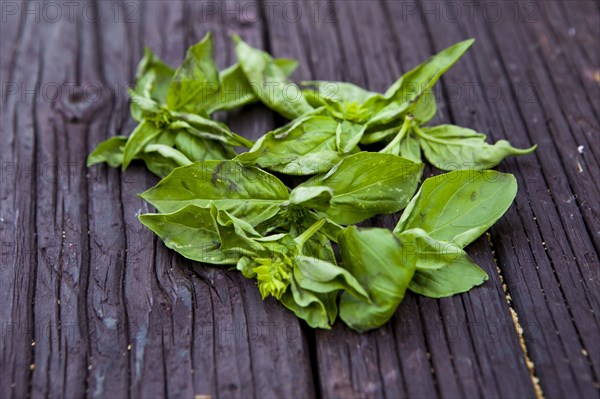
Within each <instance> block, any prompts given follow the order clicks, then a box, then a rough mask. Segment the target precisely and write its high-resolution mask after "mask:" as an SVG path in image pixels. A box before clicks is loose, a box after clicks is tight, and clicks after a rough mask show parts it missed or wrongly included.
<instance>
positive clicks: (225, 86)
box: [202, 58, 298, 114]
mask: <svg viewBox="0 0 600 399" xmlns="http://www.w3.org/2000/svg"><path fill="white" fill-rule="evenodd" d="M274 62H275V64H277V65H278V66H279V67H280V68H281V69H282V70H283V71H284V72H285V74H286V76H289V75H291V74H292V73H293V72H294V70H295V69H296V68H297V67H298V62H297V61H296V60H290V59H286V58H278V59H275V60H274ZM219 81H220V83H221V84H220V86H219V90H218V91H216V92H214V93H208V95H207V96H206V99H205V100H204V101H203V102H202V106H203V107H204V108H205V109H206V112H208V113H209V114H212V113H213V112H215V111H227V110H231V109H234V108H239V107H242V106H244V105H247V104H251V103H253V102H256V101H258V100H259V99H258V97H257V96H256V94H255V93H254V90H253V89H252V86H251V85H250V82H248V79H247V78H246V74H245V73H244V70H243V69H242V67H241V66H240V64H239V63H237V64H234V65H232V66H230V67H229V68H227V69H224V70H223V71H221V72H220V73H219Z"/></svg>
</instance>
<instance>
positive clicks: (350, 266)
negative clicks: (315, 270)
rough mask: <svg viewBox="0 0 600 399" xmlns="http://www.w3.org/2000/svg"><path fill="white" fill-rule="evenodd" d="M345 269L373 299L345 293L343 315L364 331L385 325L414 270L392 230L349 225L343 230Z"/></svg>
mask: <svg viewBox="0 0 600 399" xmlns="http://www.w3.org/2000/svg"><path fill="white" fill-rule="evenodd" d="M340 251H341V253H342V262H343V266H344V268H345V269H346V270H348V271H349V272H350V273H351V274H352V275H353V276H356V278H357V279H358V282H359V283H360V284H361V285H362V286H363V287H364V288H365V290H366V291H367V293H368V294H369V298H370V302H369V301H365V300H362V299H360V298H358V297H356V296H352V295H350V294H348V293H344V294H342V297H341V301H340V318H341V319H342V320H343V321H344V322H345V323H346V324H347V325H348V326H349V327H350V328H352V329H353V330H356V331H359V332H364V331H367V330H371V329H374V328H377V327H380V326H382V325H384V324H385V323H386V322H387V321H388V320H389V319H390V318H391V317H392V316H393V314H394V312H395V311H396V308H397V307H398V305H399V304H400V302H402V299H403V298H404V293H405V292H406V289H407V287H408V284H409V282H410V280H411V279H412V277H413V274H414V272H415V265H414V259H410V258H407V257H406V254H405V253H404V252H403V246H402V243H401V242H400V240H399V239H398V238H397V237H396V236H395V235H394V234H393V233H392V232H391V231H389V230H387V229H380V228H370V229H359V228H357V227H354V226H350V227H348V228H347V229H346V230H344V232H343V233H341V234H340Z"/></svg>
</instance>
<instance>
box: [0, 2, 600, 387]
mask: <svg viewBox="0 0 600 399" xmlns="http://www.w3.org/2000/svg"><path fill="white" fill-rule="evenodd" d="M49 4H50V3H44V2H36V1H30V2H28V3H21V2H9V1H4V2H2V3H1V7H2V23H1V25H0V26H1V30H0V33H1V34H0V67H1V70H0V79H1V82H2V104H1V105H2V108H1V112H0V167H1V169H0V172H1V175H0V244H1V245H2V246H1V248H0V263H1V265H2V267H0V303H1V304H2V306H0V327H1V328H2V330H1V332H2V341H1V342H0V397H2V398H4V397H19V398H20V397H49V396H50V397H83V396H93V397H107V398H109V397H110V398H112V397H128V396H131V397H161V396H171V397H193V396H195V395H212V396H215V397H243V398H245V397H314V396H323V397H344V398H345V397H390V398H396V397H415V398H421V397H482V396H486V397H487V396H490V397H534V396H536V395H538V396H540V395H544V396H547V397H565V396H571V395H575V396H578V397H586V398H587V397H590V398H593V397H597V396H598V394H599V389H600V385H599V382H598V381H599V375H600V316H599V315H600V289H599V288H600V287H599V272H600V267H599V266H600V265H599V262H598V247H599V243H600V233H599V232H598V225H599V224H600V220H599V219H600V216H599V214H598V212H599V211H598V198H599V197H600V195H599V194H600V184H599V175H600V170H599V169H598V163H599V161H600V154H599V151H598V145H597V143H598V139H599V136H600V123H599V117H600V109H599V107H600V42H599V39H598V37H599V36H600V10H599V8H598V5H597V4H596V3H595V2H594V1H591V0H590V1H588V0H579V1H572V2H569V3H564V2H561V1H556V0H549V1H536V2H493V1H477V2H454V1H424V2H418V3H412V2H405V1H393V0H389V1H364V0H361V1H345V2H331V1H316V2H315V1H309V0H306V1H301V2H288V1H284V2H262V3H256V2H253V1H242V2H240V1H227V2H223V3H221V2H202V1H196V0H188V1H183V0H181V1H171V2H166V1H162V0H152V1H125V2H112V1H101V2H94V3H87V2H81V3H80V2H77V4H76V5H73V6H72V7H74V8H72V9H70V10H69V9H68V8H67V6H65V5H62V6H61V5H60V4H58V3H52V4H54V5H50V6H49ZM56 4H58V7H60V8H59V9H58V10H59V11H60V12H61V14H60V16H57V14H55V13H54V12H55V11H56V7H57V6H56ZM14 7H16V8H14ZM24 7H25V8H24ZM27 7H28V8H27ZM36 7H37V8H36ZM52 7H55V8H54V9H53V8H52ZM27 10H30V12H25V11H27ZM31 10H33V11H31ZM69 11H70V12H69ZM457 13H460V14H457ZM207 31H212V32H213V34H214V36H215V41H216V54H217V61H218V63H219V65H220V66H221V67H224V66H227V65H229V64H231V63H233V62H234V59H235V58H234V54H233V48H232V45H231V42H230V40H229V34H230V33H231V32H237V33H239V34H240V35H241V36H242V37H243V38H244V39H245V40H247V41H248V42H250V43H251V44H252V45H254V46H258V47H262V48H265V49H267V50H269V51H271V52H272V53H274V54H275V55H277V56H281V57H293V58H296V59H298V60H299V61H300V68H299V69H298V70H297V72H296V73H295V75H294V79H295V80H302V79H323V80H345V81H350V82H354V83H357V84H359V85H362V86H365V87H368V88H370V89H372V90H385V88H386V87H387V86H388V85H389V84H391V83H392V82H393V81H394V80H395V79H396V78H397V77H398V76H399V75H400V74H401V73H403V72H405V71H406V70H408V69H410V68H411V67H412V66H414V65H416V64H418V63H420V62H422V61H423V60H424V59H425V58H427V57H428V56H429V55H430V54H432V53H434V52H437V51H439V50H441V49H443V48H444V47H446V46H448V45H450V44H452V43H454V42H457V41H459V40H463V39H465V38H468V37H475V38H476V39H477V42H476V44H475V45H474V47H473V48H472V49H471V50H470V52H469V53H468V54H467V55H466V56H465V58H464V59H463V60H461V61H460V62H459V63H458V64H457V65H456V66H455V67H454V68H453V69H452V70H451V71H450V72H449V73H448V74H447V75H446V76H445V77H444V78H443V81H442V83H441V84H440V85H438V87H437V88H436V97H437V99H438V108H439V114H438V116H437V117H436V122H438V123H456V124H459V125H464V126H468V127H472V128H474V129H477V130H479V131H483V132H486V133H489V134H490V137H491V138H493V139H494V140H499V139H509V140H510V141H511V142H512V143H513V144H515V145H516V146H520V147H527V146H530V145H532V144H534V143H537V144H538V150H537V151H536V152H535V154H533V155H529V156H526V157H520V158H515V159H509V160H507V161H505V162H504V163H503V164H502V165H500V166H499V168H498V169H499V170H502V171H505V172H510V173H514V174H515V175H516V176H517V179H518V182H519V187H520V190H519V195H518V196H517V200H516V201H515V204H514V206H513V207H512V208H511V209H510V210H509V212H508V213H507V214H506V215H505V216H504V217H503V218H502V219H501V220H500V221H499V222H498V223H497V224H496V225H495V226H494V227H493V228H492V229H491V230H490V232H489V235H486V236H484V237H482V238H481V239H479V240H477V241H476V242H475V243H473V244H472V245H471V246H469V247H468V249H467V250H468V252H469V254H470V255H471V256H472V258H473V259H474V260H475V261H476V263H478V264H479V265H481V266H482V267H483V268H484V269H485V270H486V271H487V272H488V274H489V275H490V280H489V281H488V282H487V283H486V284H484V285H483V286H482V287H479V288H477V289H474V290H472V291H471V292H469V293H467V294H464V295H459V296H456V297H452V298H446V299H442V300H432V299H427V298H423V297H418V296H416V295H411V294H409V295H407V298H405V300H404V302H403V303H402V305H401V306H400V308H399V309H398V311H397V313H396V315H395V316H394V318H393V319H392V321H391V322H390V323H388V324H387V325H385V326H384V327H382V328H380V329H379V330H377V331H373V332H370V333H367V334H362V335H360V334H356V333H354V332H352V331H351V330H349V329H348V328H346V327H344V326H343V325H342V324H341V323H338V324H336V325H335V326H334V328H333V329H332V330H331V331H323V330H318V331H314V330H311V329H309V328H307V327H306V325H305V324H304V323H302V322H299V321H298V320H297V319H296V318H295V317H294V316H293V315H292V314H291V313H290V312H288V311H287V310H285V309H284V308H283V307H282V306H281V305H280V304H278V303H277V302H276V301H272V300H266V301H262V300H261V299H260V294H259V293H258V290H257V289H256V287H255V285H254V283H253V282H251V281H248V280H246V279H244V278H243V277H241V276H240V275H239V273H236V272H234V271H227V270H222V269H218V268H212V267H208V266H206V265H200V264H197V263H193V262H189V261H187V260H185V259H183V258H182V257H180V256H178V255H176V254H174V253H173V252H172V251H169V250H168V249H166V248H165V247H164V245H163V244H162V243H161V242H160V240H157V239H156V237H154V235H153V234H152V233H151V232H149V231H148V230H146V229H145V228H143V227H142V226H141V224H140V223H139V222H138V221H137V217H136V216H137V215H138V214H139V213H143V212H147V211H149V210H150V209H149V208H148V206H147V205H146V204H145V203H144V202H143V201H141V200H140V199H139V198H138V197H136V194H137V193H139V192H141V191H144V190H145V189H147V188H148V187H149V186H151V185H152V184H154V183H155V182H156V178H155V177H153V176H151V175H150V174H149V173H148V172H147V171H145V170H144V168H143V166H141V165H134V166H132V167H131V168H130V169H129V170H128V171H127V172H125V173H122V172H120V171H118V170H113V169H110V168H106V167H104V166H100V167H94V168H91V169H88V168H86V167H85V158H86V156H87V154H88V153H89V152H90V151H91V150H92V149H93V148H94V147H95V146H96V144H97V143H98V142H100V141H101V140H103V139H105V138H107V137H109V136H112V135H115V134H127V133H128V132H129V131H130V130H131V129H132V127H133V126H134V123H133V121H132V120H131V118H130V117H129V105H128V101H127V96H126V87H127V85H129V84H131V82H132V80H133V77H134V74H135V66H136V64H137V61H138V60H139V58H140V56H141V54H142V49H143V46H145V45H147V46H149V47H151V48H152V49H153V50H155V51H156V52H157V53H158V54H159V55H160V56H161V57H162V58H164V59H165V60H166V61H167V62H168V63H170V64H172V65H176V64H177V63H179V62H180V60H181V59H182V57H183V56H184V52H185V48H186V47H187V46H189V45H190V44H193V43H195V42H196V41H198V40H199V39H200V38H201V37H202V36H203V35H204V34H205V33H206V32H207ZM36 83H38V85H37V86H36ZM57 88H58V90H59V95H57V94H56V90H57ZM219 118H221V119H223V120H225V121H226V122H227V123H229V124H230V125H231V127H232V129H233V130H235V131H238V132H240V133H242V134H244V135H246V136H248V137H252V138H256V137H258V136H260V135H261V134H263V133H264V132H266V131H268V130H269V129H271V128H273V127H274V126H277V125H278V124H281V123H282V122H283V120H282V119H281V118H280V117H278V116H276V115H274V114H273V113H272V112H271V111H269V110H267V109H265V108H264V107H260V106H250V107H247V108H245V109H243V110H240V111H236V112H231V113H228V114H223V115H219ZM580 146H582V147H580ZM580 149H581V150H580ZM427 173H428V174H430V173H437V172H435V171H434V170H433V169H428V171H427ZM396 220H397V216H396V217H392V216H390V217H378V218H375V219H374V220H372V221H370V222H369V224H371V225H378V226H385V227H393V225H394V223H395V221H396ZM538 388H539V389H538Z"/></svg>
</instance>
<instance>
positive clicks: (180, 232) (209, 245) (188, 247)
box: [138, 205, 238, 265]
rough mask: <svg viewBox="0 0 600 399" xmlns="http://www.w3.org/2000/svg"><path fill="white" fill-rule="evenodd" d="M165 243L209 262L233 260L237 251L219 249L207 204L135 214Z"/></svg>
mask: <svg viewBox="0 0 600 399" xmlns="http://www.w3.org/2000/svg"><path fill="white" fill-rule="evenodd" d="M138 219H139V220H140V222H142V224H144V225H145V226H146V227H148V228H149V229H150V230H152V231H154V232H155V233H156V234H157V235H158V236H159V237H160V238H161V239H162V240H163V241H164V243H165V245H166V246H167V247H169V248H171V249H173V250H174V251H177V252H178V253H180V254H181V255H183V256H185V257H186V258H188V259H192V260H195V261H198V262H205V263H212V264H219V265H220V264H236V263H237V261H238V253H237V252H235V251H232V252H231V253H230V252H228V251H223V250H221V248H220V247H221V243H220V239H219V234H218V233H217V229H216V227H215V224H214V221H213V218H212V216H211V209H210V208H202V207H199V206H196V205H188V206H186V207H184V208H182V209H179V210H177V211H175V212H173V213H167V214H154V213H149V214H144V215H140V216H138Z"/></svg>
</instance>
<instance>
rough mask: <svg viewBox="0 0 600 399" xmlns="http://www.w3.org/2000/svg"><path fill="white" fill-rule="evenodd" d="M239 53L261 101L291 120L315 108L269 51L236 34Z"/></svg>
mask: <svg viewBox="0 0 600 399" xmlns="http://www.w3.org/2000/svg"><path fill="white" fill-rule="evenodd" d="M233 40H234V42H235V52H236V54H237V58H238V62H239V63H240V65H241V66H242V69H243V70H244V73H245V74H246V78H247V79H248V81H249V82H250V84H251V85H252V87H253V88H254V92H255V93H256V95H257V96H258V98H260V100H261V101H262V102H263V103H264V104H265V105H266V106H267V107H269V108H271V109H272V110H274V111H276V112H278V113H280V114H281V115H282V116H284V117H286V118H288V119H294V118H296V117H298V116H300V115H303V114H305V113H307V112H310V111H312V110H313V108H312V107H311V106H310V105H309V104H308V102H306V100H305V99H304V96H302V92H301V91H300V89H299V88H298V86H296V85H295V84H294V83H293V82H291V81H290V80H288V78H287V73H286V71H285V70H283V69H282V68H281V67H280V66H279V65H277V63H275V61H274V60H273V58H272V57H271V56H270V55H269V54H268V53H266V52H264V51H261V50H258V49H255V48H252V47H250V46H248V45H247V44H246V43H244V42H243V41H242V40H241V39H240V37H239V36H237V35H234V36H233Z"/></svg>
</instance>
